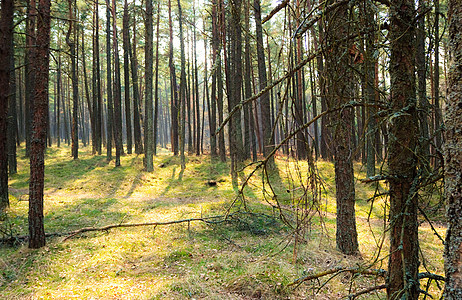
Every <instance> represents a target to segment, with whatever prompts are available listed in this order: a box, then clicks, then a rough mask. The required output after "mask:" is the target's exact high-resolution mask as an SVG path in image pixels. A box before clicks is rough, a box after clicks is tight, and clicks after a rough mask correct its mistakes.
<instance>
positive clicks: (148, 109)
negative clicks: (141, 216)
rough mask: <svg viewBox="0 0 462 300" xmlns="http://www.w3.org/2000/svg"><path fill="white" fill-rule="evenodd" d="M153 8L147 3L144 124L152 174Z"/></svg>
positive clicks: (146, 150)
mask: <svg viewBox="0 0 462 300" xmlns="http://www.w3.org/2000/svg"><path fill="white" fill-rule="evenodd" d="M152 14H153V8H152V0H147V1H146V20H145V22H146V45H145V61H146V87H145V88H146V92H145V94H146V97H145V99H146V101H145V123H144V163H145V167H146V171H148V172H152V171H153V170H154V166H153V157H152V156H153V145H152V141H153V124H152V115H153V112H152V110H153V107H152V75H153V72H152V71H153V70H152V63H153V20H152Z"/></svg>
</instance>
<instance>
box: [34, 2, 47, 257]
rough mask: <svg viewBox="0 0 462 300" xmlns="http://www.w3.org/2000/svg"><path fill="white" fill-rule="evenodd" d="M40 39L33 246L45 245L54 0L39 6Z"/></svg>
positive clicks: (35, 93)
mask: <svg viewBox="0 0 462 300" xmlns="http://www.w3.org/2000/svg"><path fill="white" fill-rule="evenodd" d="M37 15H38V17H37V42H36V48H35V52H36V55H35V59H34V60H33V62H32V64H33V65H32V70H33V71H34V72H35V75H36V82H35V85H34V86H35V88H34V96H33V97H34V98H33V99H34V100H33V101H34V111H33V121H32V128H34V130H32V137H31V149H30V180H29V248H40V247H42V246H45V228H44V224H43V188H44V175H45V147H46V138H47V133H46V131H47V124H46V122H47V118H46V116H47V114H48V74H49V60H50V58H49V48H50V20H51V17H50V0H40V1H39V3H38V7H37Z"/></svg>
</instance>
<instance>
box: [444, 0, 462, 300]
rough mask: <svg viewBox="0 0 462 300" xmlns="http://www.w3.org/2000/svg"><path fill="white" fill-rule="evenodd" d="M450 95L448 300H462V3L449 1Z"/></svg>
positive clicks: (447, 138) (447, 135)
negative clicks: (461, 132)
mask: <svg viewBox="0 0 462 300" xmlns="http://www.w3.org/2000/svg"><path fill="white" fill-rule="evenodd" d="M448 16H449V17H448V19H449V20H450V24H449V47H450V50H449V54H450V59H451V63H450V71H449V92H448V101H447V104H446V110H445V126H446V131H445V142H446V144H445V153H444V161H445V163H444V166H445V179H444V183H445V198H446V207H447V209H446V213H447V220H448V229H447V232H446V243H445V249H444V269H445V272H446V287H445V291H444V296H445V299H447V300H456V299H462V222H461V216H462V191H461V186H462V174H461V168H460V166H461V164H462V136H461V135H460V131H461V130H462V35H461V34H460V33H461V32H462V2H460V1H458V0H450V1H449V13H448Z"/></svg>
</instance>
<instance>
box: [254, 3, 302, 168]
mask: <svg viewBox="0 0 462 300" xmlns="http://www.w3.org/2000/svg"><path fill="white" fill-rule="evenodd" d="M253 8H254V13H255V25H256V26H255V28H256V36H257V63H258V81H259V83H260V90H264V89H265V88H266V85H267V76H266V63H265V49H264V47H263V28H262V24H261V8H260V0H255V1H254V5H253ZM300 88H301V87H300ZM260 106H261V116H262V120H261V122H262V127H263V128H262V129H263V155H264V156H267V155H268V153H270V152H271V151H272V150H273V149H274V143H273V141H272V128H273V124H271V106H270V97H269V93H265V94H263V95H262V96H261V97H260ZM269 163H270V164H273V163H274V157H271V158H270V159H269Z"/></svg>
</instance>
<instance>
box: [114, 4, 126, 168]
mask: <svg viewBox="0 0 462 300" xmlns="http://www.w3.org/2000/svg"><path fill="white" fill-rule="evenodd" d="M112 18H113V22H112V28H113V33H112V34H113V35H112V38H113V48H114V66H115V67H114V68H115V69H114V72H115V74H114V141H115V147H116V159H115V166H116V167H118V166H120V156H121V155H123V153H124V149H123V142H122V92H121V89H122V88H121V87H122V83H121V80H120V59H119V42H118V37H117V19H116V0H112Z"/></svg>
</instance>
